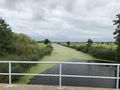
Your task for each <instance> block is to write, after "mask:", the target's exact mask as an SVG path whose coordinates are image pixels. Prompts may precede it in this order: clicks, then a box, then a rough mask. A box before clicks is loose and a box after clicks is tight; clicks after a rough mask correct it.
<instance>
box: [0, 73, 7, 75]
mask: <svg viewBox="0 0 120 90" xmlns="http://www.w3.org/2000/svg"><path fill="white" fill-rule="evenodd" d="M0 75H9V73H0Z"/></svg>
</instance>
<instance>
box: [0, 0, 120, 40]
mask: <svg viewBox="0 0 120 90" xmlns="http://www.w3.org/2000/svg"><path fill="white" fill-rule="evenodd" d="M117 13H120V0H0V17H2V18H4V19H5V20H6V21H7V22H8V23H9V24H10V26H11V27H12V30H13V31H14V32H17V33H25V34H27V35H29V36H32V37H33V38H35V39H36V40H40V39H45V38H49V39H50V40H53V41H68V40H69V41H86V40H87V39H88V38H91V39H93V40H95V41H113V37H114V36H113V32H114V29H115V26H113V22H112V20H113V19H115V14H117Z"/></svg>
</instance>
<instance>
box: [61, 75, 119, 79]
mask: <svg viewBox="0 0 120 90" xmlns="http://www.w3.org/2000/svg"><path fill="white" fill-rule="evenodd" d="M61 76H63V77H79V78H98V79H117V77H106V76H82V75H61Z"/></svg>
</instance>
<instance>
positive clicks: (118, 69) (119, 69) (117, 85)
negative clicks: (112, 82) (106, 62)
mask: <svg viewBox="0 0 120 90" xmlns="http://www.w3.org/2000/svg"><path fill="white" fill-rule="evenodd" d="M119 71H120V66H119V65H117V80H116V90H118V89H119Z"/></svg>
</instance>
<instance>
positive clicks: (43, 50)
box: [0, 43, 52, 83]
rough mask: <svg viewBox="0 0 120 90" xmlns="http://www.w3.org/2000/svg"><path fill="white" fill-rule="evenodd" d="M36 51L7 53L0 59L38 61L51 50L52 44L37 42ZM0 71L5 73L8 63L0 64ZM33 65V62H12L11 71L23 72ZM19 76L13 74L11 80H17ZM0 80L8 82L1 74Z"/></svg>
mask: <svg viewBox="0 0 120 90" xmlns="http://www.w3.org/2000/svg"><path fill="white" fill-rule="evenodd" d="M37 46H38V48H39V49H38V53H37V54H36V53H33V54H29V55H30V56H26V55H20V56H19V55H16V54H8V55H6V56H4V57H1V58H0V59H1V60H2V61H3V60H11V61H13V60H17V61H38V60H40V59H41V58H43V57H44V56H46V55H49V54H50V53H51V52H52V46H50V45H45V44H43V43H38V44H37ZM33 50H34V49H33ZM0 66H1V67H0V72H1V73H3V72H4V73H7V72H8V64H0ZM32 66H35V64H12V72H14V73H23V72H26V70H29V69H30V67H32ZM20 77H21V76H14V77H13V78H12V82H14V81H17V80H18V79H19V78H20ZM0 82H2V83H4V82H8V77H6V76H1V77H0Z"/></svg>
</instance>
